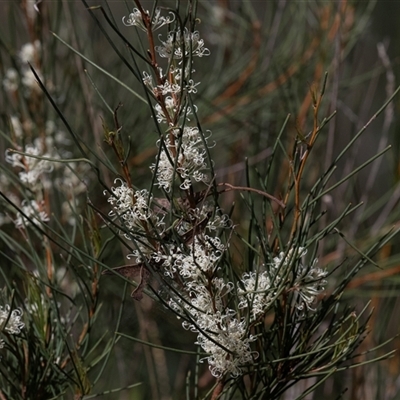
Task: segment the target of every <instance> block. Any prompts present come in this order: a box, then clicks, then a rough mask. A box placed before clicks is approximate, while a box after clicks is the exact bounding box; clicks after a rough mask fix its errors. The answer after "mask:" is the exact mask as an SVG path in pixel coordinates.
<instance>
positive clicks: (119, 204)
mask: <svg viewBox="0 0 400 400" xmlns="http://www.w3.org/2000/svg"><path fill="white" fill-rule="evenodd" d="M117 182H120V185H119V186H116V187H112V188H111V192H112V194H113V195H112V196H110V197H109V198H108V202H109V203H110V204H111V205H112V206H113V210H111V211H110V212H109V214H108V215H109V216H110V217H118V218H120V219H121V221H122V223H123V225H124V230H127V231H128V232H125V233H124V236H125V237H126V238H127V239H128V240H131V239H132V237H133V236H132V235H134V234H135V233H138V232H139V233H143V232H145V231H146V229H147V228H148V227H147V223H149V224H150V227H155V228H157V230H158V232H159V234H162V231H163V229H164V222H163V217H162V216H161V217H160V216H159V215H157V214H156V213H154V211H153V209H152V208H151V207H150V204H151V202H152V200H153V197H152V196H150V195H149V192H148V191H147V190H146V189H143V190H136V191H135V190H133V189H132V188H130V187H129V186H128V185H127V184H126V182H124V181H122V180H121V179H119V178H117V179H116V180H115V181H114V183H117ZM104 194H105V195H106V194H108V192H107V191H105V192H104ZM137 245H138V249H137V251H135V252H134V257H136V258H137V259H140V258H141V256H142V254H143V253H145V254H150V253H149V251H150V249H152V246H151V245H150V244H149V242H148V240H147V239H145V238H144V237H143V238H142V239H141V245H140V244H139V243H137ZM137 261H138V260H137Z"/></svg>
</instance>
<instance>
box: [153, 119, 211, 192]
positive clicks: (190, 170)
mask: <svg viewBox="0 0 400 400" xmlns="http://www.w3.org/2000/svg"><path fill="white" fill-rule="evenodd" d="M176 132H179V130H178V129H176V130H175V131H174V133H175V134H176ZM179 139H180V140H181V143H180V146H179V145H178V146H177V145H173V144H172V143H171V140H170V138H169V137H168V138H166V139H164V145H165V147H166V149H167V150H168V155H167V153H166V149H165V148H163V149H162V150H161V153H160V156H159V159H158V164H153V165H152V166H151V169H152V171H153V172H155V173H156V175H157V181H158V185H159V186H160V187H162V188H163V189H164V190H165V191H167V192H169V191H170V189H171V187H172V183H173V178H174V174H175V176H177V177H180V178H181V183H180V188H181V189H183V190H186V189H189V188H190V186H191V179H192V178H193V179H194V180H195V181H196V182H203V183H207V182H208V181H209V178H208V175H207V174H205V173H204V172H203V171H205V170H207V169H208V168H207V163H206V150H205V147H204V143H203V139H202V138H201V135H200V132H199V130H198V128H194V127H189V126H185V127H184V128H183V132H182V137H181V138H178V137H176V139H175V143H179ZM175 149H177V151H179V154H178V157H177V164H176V167H175V166H174V164H173V163H174V162H175V159H176V156H175V155H174V151H173V150H175ZM156 168H157V169H156Z"/></svg>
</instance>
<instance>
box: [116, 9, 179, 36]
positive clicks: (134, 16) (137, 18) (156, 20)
mask: <svg viewBox="0 0 400 400" xmlns="http://www.w3.org/2000/svg"><path fill="white" fill-rule="evenodd" d="M145 13H146V14H147V15H148V16H150V13H149V12H148V11H145ZM160 14H161V10H160V9H159V8H156V10H155V13H154V15H153V18H152V20H151V30H152V31H153V32H154V31H156V30H157V29H160V28H161V27H162V26H164V25H168V24H171V23H172V22H174V21H175V14H174V13H172V12H170V13H169V14H170V16H169V17H162V16H161V15H160ZM125 18H126V17H123V18H122V22H123V24H124V25H126V26H136V27H138V28H140V29H141V30H142V31H144V32H147V28H146V25H145V23H144V21H143V18H142V14H141V12H140V11H139V10H138V9H137V8H134V9H133V12H132V13H130V14H129V16H128V18H126V19H125Z"/></svg>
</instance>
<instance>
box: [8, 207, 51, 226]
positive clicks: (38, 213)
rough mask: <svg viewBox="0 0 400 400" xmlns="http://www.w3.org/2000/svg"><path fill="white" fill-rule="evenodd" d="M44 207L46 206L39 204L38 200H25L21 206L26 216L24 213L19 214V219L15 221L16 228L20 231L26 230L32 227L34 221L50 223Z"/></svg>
mask: <svg viewBox="0 0 400 400" xmlns="http://www.w3.org/2000/svg"><path fill="white" fill-rule="evenodd" d="M43 207H44V204H43V203H38V202H37V201H36V200H31V201H27V200H24V201H23V202H22V205H21V210H22V212H23V213H24V215H22V213H17V218H16V220H15V221H14V224H15V227H16V228H18V229H19V228H24V227H25V226H28V225H30V224H31V223H32V222H33V221H32V220H37V221H41V222H48V221H49V220H50V219H49V217H48V216H47V213H46V211H45V210H44V209H43ZM25 215H26V217H25ZM28 218H29V219H28Z"/></svg>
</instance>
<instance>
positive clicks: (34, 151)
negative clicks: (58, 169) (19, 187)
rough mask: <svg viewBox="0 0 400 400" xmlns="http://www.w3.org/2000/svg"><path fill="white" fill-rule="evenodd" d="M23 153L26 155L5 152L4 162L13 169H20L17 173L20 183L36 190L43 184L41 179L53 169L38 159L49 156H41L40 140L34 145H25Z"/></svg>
mask: <svg viewBox="0 0 400 400" xmlns="http://www.w3.org/2000/svg"><path fill="white" fill-rule="evenodd" d="M24 153H26V155H22V154H19V153H14V152H12V151H7V152H6V161H7V162H8V163H10V164H11V165H12V166H13V167H19V168H21V169H22V171H21V172H19V173H18V175H19V179H20V181H21V182H22V183H24V184H25V185H26V186H28V187H29V188H30V189H31V190H36V189H37V188H38V187H41V186H42V184H43V181H42V179H41V178H42V177H43V175H44V174H45V173H48V172H51V171H52V169H53V166H52V164H51V163H50V162H49V161H46V160H42V159H40V157H44V158H47V157H50V154H48V153H44V154H43V146H42V144H41V141H40V140H36V141H35V144H28V145H26V146H25V149H24ZM30 156H33V157H30Z"/></svg>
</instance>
